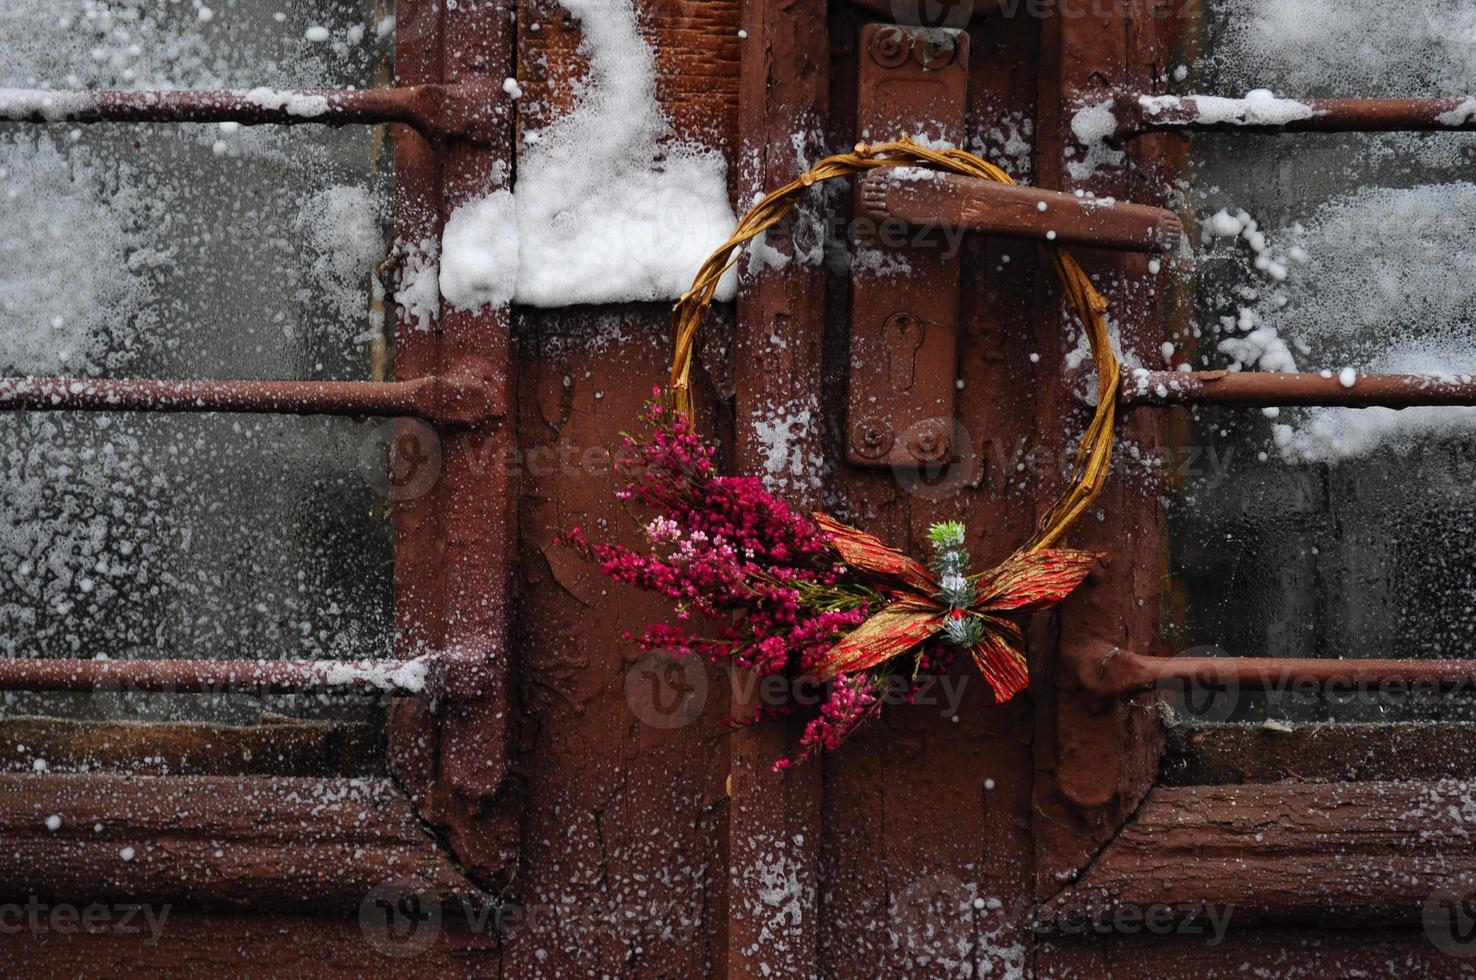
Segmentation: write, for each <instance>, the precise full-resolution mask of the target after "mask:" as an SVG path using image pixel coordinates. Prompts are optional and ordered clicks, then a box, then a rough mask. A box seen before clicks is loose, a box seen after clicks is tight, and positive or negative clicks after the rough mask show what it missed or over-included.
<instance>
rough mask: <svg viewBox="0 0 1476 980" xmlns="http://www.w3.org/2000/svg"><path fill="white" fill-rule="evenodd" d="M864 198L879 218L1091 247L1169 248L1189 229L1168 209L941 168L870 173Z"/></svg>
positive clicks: (863, 183)
mask: <svg viewBox="0 0 1476 980" xmlns="http://www.w3.org/2000/svg"><path fill="white" fill-rule="evenodd" d="M861 201H862V203H863V204H864V206H865V209H866V213H867V214H868V215H870V216H871V217H873V218H877V219H881V220H885V219H888V218H890V219H893V220H896V221H901V222H904V223H906V224H908V225H910V226H914V227H939V228H948V229H954V230H959V231H976V232H981V233H983V234H986V235H996V236H1002V237H1005V238H1024V239H1029V240H1033V241H1041V242H1044V241H1051V242H1055V243H1056V244H1059V245H1082V246H1086V247H1088V248H1111V249H1119V250H1123V251H1129V252H1167V251H1170V250H1172V249H1173V248H1175V247H1176V246H1177V245H1178V244H1179V239H1180V237H1181V236H1182V235H1183V233H1184V225H1183V222H1181V221H1180V220H1179V216H1178V215H1176V214H1174V213H1173V212H1172V211H1167V210H1165V209H1163V208H1156V207H1150V206H1148V205H1144V204H1128V203H1124V202H1120V201H1115V200H1112V199H1111V198H1099V197H1084V196H1083V197H1077V196H1076V195H1074V194H1066V193H1063V192H1061V191H1047V190H1041V189H1040V188H1038V187H1022V186H1019V185H1008V184H997V183H994V182H993V181H988V180H981V179H979V178H977V177H964V176H962V175H960V174H945V173H939V172H937V171H921V170H918V171H907V170H902V171H898V170H881V171H876V172H875V173H871V174H868V175H866V177H864V178H862V180H861Z"/></svg>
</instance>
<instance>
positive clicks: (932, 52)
mask: <svg viewBox="0 0 1476 980" xmlns="http://www.w3.org/2000/svg"><path fill="white" fill-rule="evenodd" d="M912 56H913V58H915V59H916V60H917V63H918V64H919V65H921V66H922V68H923V70H924V71H941V70H942V69H944V68H947V67H948V66H949V65H951V64H953V62H954V61H955V60H956V59H957V58H958V42H957V41H956V40H954V37H953V35H952V34H950V33H949V32H948V31H928V32H926V33H925V34H924V35H923V36H922V37H919V38H917V39H916V40H915V41H914V42H913V45H912Z"/></svg>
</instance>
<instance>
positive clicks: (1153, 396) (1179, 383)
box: [1121, 368, 1476, 408]
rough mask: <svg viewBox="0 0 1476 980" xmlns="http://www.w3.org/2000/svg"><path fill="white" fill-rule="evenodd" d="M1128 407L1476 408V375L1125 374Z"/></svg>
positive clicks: (1123, 391)
mask: <svg viewBox="0 0 1476 980" xmlns="http://www.w3.org/2000/svg"><path fill="white" fill-rule="evenodd" d="M1121 401H1122V404H1123V405H1125V406H1127V407H1134V406H1139V405H1146V406H1162V405H1232V406H1236V407H1240V408H1271V407H1282V408H1285V407H1291V406H1297V405H1315V406H1328V407H1343V408H1413V407H1415V406H1419V405H1476V375H1469V374H1466V375H1425V374H1359V373H1358V372H1357V371H1355V370H1354V369H1353V368H1343V369H1342V370H1340V371H1337V372H1333V371H1324V372H1321V373H1315V374H1293V373H1286V374H1283V373H1279V372H1274V371H1144V370H1141V369H1129V370H1127V371H1124V372H1123V381H1122V389H1121Z"/></svg>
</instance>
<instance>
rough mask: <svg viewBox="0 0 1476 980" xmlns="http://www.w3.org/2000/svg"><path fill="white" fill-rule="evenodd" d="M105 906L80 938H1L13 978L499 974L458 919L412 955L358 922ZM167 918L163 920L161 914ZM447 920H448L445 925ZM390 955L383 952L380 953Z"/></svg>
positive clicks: (481, 940)
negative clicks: (101, 921) (98, 922)
mask: <svg viewBox="0 0 1476 980" xmlns="http://www.w3.org/2000/svg"><path fill="white" fill-rule="evenodd" d="M151 911H152V914H153V915H154V920H153V921H154V923H155V924H156V925H157V927H158V928H157V931H155V930H153V929H151V928H150V923H149V921H148V920H146V919H145V918H144V917H143V915H142V914H141V913H135V914H133V915H130V916H129V918H128V919H127V921H124V920H123V916H124V915H125V914H126V913H125V912H124V911H121V910H112V909H109V910H108V916H109V918H108V920H107V923H106V924H105V925H104V926H102V927H100V928H97V929H94V930H91V931H84V932H75V931H71V928H70V926H68V927H66V929H67V931H62V930H60V929H57V928H54V927H53V926H52V924H51V917H50V915H51V910H50V908H49V907H48V908H47V909H46V910H45V911H43V912H42V913H40V915H41V916H42V918H41V920H40V921H42V922H43V923H45V925H44V926H43V928H41V929H39V930H34V931H33V930H31V929H30V928H29V926H27V927H26V928H25V929H22V930H20V931H18V932H8V933H5V934H0V959H3V961H4V963H5V969H6V973H7V974H8V975H9V976H13V977H21V976H25V977H116V976H122V975H141V976H157V977H207V978H219V977H222V976H229V977H272V978H276V977H310V978H320V977H354V978H361V977H366V976H394V977H486V976H489V975H496V974H497V972H498V962H497V944H496V939H495V937H494V936H489V934H488V933H486V932H484V931H480V930H469V929H465V928H460V927H459V926H458V925H457V924H455V923H454V922H451V924H449V925H446V927H444V928H442V929H439V930H437V931H436V940H435V942H433V943H431V944H429V945H428V947H427V948H426V949H424V950H417V951H415V952H414V955H413V956H406V955H404V954H403V953H402V952H401V950H402V949H403V947H397V946H392V945H386V944H383V943H377V942H371V941H370V940H369V939H368V938H366V935H365V931H364V929H363V927H362V926H361V925H360V923H359V921H358V920H357V919H337V918H308V917H304V916H283V915H270V914H249V913H240V912H236V913H229V914H222V913H207V912H195V911H187V910H184V909H171V910H169V911H168V912H167V913H164V911H163V910H162V909H155V910H151ZM161 915H162V916H163V918H162V919H161V918H160V916H161ZM443 921H446V922H450V919H445V920H443ZM386 950H389V951H386Z"/></svg>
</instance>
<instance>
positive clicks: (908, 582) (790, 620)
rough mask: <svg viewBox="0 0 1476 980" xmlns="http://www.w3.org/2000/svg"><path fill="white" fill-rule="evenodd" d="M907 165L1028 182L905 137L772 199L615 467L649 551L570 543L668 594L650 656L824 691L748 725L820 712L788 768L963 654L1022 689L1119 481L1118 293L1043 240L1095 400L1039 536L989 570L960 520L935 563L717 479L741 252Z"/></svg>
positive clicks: (747, 221)
mask: <svg viewBox="0 0 1476 980" xmlns="http://www.w3.org/2000/svg"><path fill="white" fill-rule="evenodd" d="M902 166H907V167H926V168H930V169H934V170H938V171H943V172H947V173H955V174H962V175H965V176H969V177H979V178H983V179H985V180H992V181H997V182H999V183H1003V184H1010V183H1014V181H1013V180H1011V179H1010V177H1009V175H1008V174H1006V173H1005V172H1004V171H1003V170H1001V169H999V168H998V167H996V166H994V165H993V164H990V163H988V162H986V161H984V160H981V159H980V158H978V157H976V156H974V155H972V154H970V153H966V152H964V151H962V150H954V149H944V150H935V149H931V148H929V147H925V146H921V145H919V144H917V143H914V142H912V141H910V140H905V139H904V140H900V141H897V142H892V143H884V144H880V145H875V146H869V145H867V144H864V143H863V144H860V145H858V146H857V147H856V148H855V150H854V152H852V153H844V154H837V155H835V156H831V157H827V158H825V159H824V160H821V161H820V162H819V163H817V164H816V165H815V166H814V167H812V168H811V169H810V170H809V171H808V172H806V173H805V174H803V175H801V176H800V177H799V178H797V179H796V180H794V181H792V182H791V183H789V184H787V185H785V186H784V187H781V188H779V189H778V190H776V191H774V192H773V193H771V194H769V195H767V196H766V197H764V198H763V199H762V200H761V201H759V202H758V204H756V205H755V206H754V207H753V208H752V209H751V210H750V211H749V212H748V213H747V214H746V215H744V216H743V219H742V220H741V221H739V223H738V227H737V229H736V230H735V231H734V233H733V235H732V237H731V238H729V239H728V241H727V242H725V243H724V244H723V245H722V246H721V247H719V248H718V249H717V250H716V251H715V252H713V253H712V255H711V256H710V257H709V258H708V259H707V260H706V261H705V262H704V263H703V265H702V267H701V268H700V269H699V270H698V272H697V276H696V279H695V281H694V282H693V284H692V288H691V289H690V290H688V291H687V293H686V294H685V295H683V296H682V297H681V299H680V300H679V301H678V302H677V305H676V314H675V328H676V329H675V334H676V339H675V352H674V356H673V361H672V369H671V377H670V380H669V382H668V385H667V387H666V389H665V391H662V389H660V388H659V387H658V388H656V389H655V390H654V391H653V398H652V400H651V402H650V403H649V404H648V406H647V410H646V414H645V419H644V421H645V430H644V431H643V432H642V433H640V434H638V435H629V436H626V437H625V440H624V446H623V449H622V452H621V453H620V454H619V456H618V458H617V473H619V474H620V477H621V479H622V480H625V481H627V482H626V484H625V486H624V487H623V488H621V489H620V490H619V491H617V497H619V498H620V499H622V500H625V501H627V502H629V503H631V504H634V505H637V506H640V507H642V508H644V509H646V510H647V511H648V512H649V513H651V514H653V515H654V516H652V517H650V518H649V519H648V520H645V521H643V522H642V523H643V529H644V534H645V538H646V542H647V547H646V548H645V549H644V550H635V549H632V548H628V547H625V546H624V545H619V544H610V543H598V544H592V543H590V542H589V541H588V540H587V539H586V538H585V536H584V534H583V533H582V532H581V531H580V530H579V529H578V528H575V529H574V530H573V531H571V532H569V533H568V534H566V535H565V536H564V538H565V540H566V541H567V542H569V543H570V544H571V545H573V546H574V547H575V548H577V549H579V550H580V551H581V552H582V553H583V554H584V555H586V556H587V557H588V558H590V559H591V560H593V561H595V562H596V563H598V565H599V568H600V571H601V572H603V573H604V574H605V575H607V576H609V577H610V578H611V579H613V580H615V581H618V582H623V583H626V584H629V585H633V586H636V587H637V588H641V589H646V590H649V591H652V592H656V593H659V594H660V595H662V596H665V597H666V598H667V599H668V600H670V601H671V603H672V604H673V607H674V611H675V621H674V622H670V623H656V624H652V625H650V626H648V627H646V628H645V629H644V630H643V631H641V632H640V633H638V634H628V635H627V638H628V639H632V640H634V641H635V642H636V643H638V644H639V645H640V647H641V648H642V649H644V650H647V651H657V650H661V651H667V652H670V653H671V654H672V655H675V656H687V657H700V658H703V659H705V660H707V661H708V662H710V663H713V664H717V665H725V666H732V667H741V668H746V669H749V670H752V671H754V672H755V673H756V674H757V675H758V676H759V677H760V678H766V677H769V676H772V675H781V676H783V677H784V678H786V679H788V680H789V681H791V682H794V681H800V680H805V681H811V682H814V683H815V684H818V685H823V694H822V696H820V697H818V698H810V697H801V696H799V692H801V691H803V690H804V687H803V686H802V685H800V684H797V683H790V684H787V685H782V686H781V689H782V690H785V691H787V692H788V693H787V694H786V695H784V696H782V697H779V698H777V699H770V700H768V701H766V702H765V703H763V704H761V705H760V706H759V707H758V709H757V710H756V711H755V712H754V713H753V714H752V715H751V716H749V717H747V718H745V719H744V721H743V722H742V723H743V724H750V723H754V722H757V721H760V720H763V719H764V718H771V717H784V716H789V715H792V714H795V713H797V712H798V713H804V714H807V715H808V721H807V724H806V725H805V728H804V732H803V734H802V735H801V738H800V742H799V751H798V753H797V754H796V756H795V757H794V758H786V759H781V760H780V761H779V762H777V763H775V769H776V770H777V769H783V768H785V767H787V766H789V765H792V764H794V763H795V762H797V761H800V760H801V759H804V758H806V757H809V756H810V755H812V754H814V753H815V752H817V751H819V750H822V749H825V750H829V749H835V748H836V747H838V746H839V745H840V744H841V743H842V742H843V741H844V740H845V739H846V737H847V736H849V735H850V734H851V732H853V731H854V730H855V729H856V727H857V726H858V725H860V724H861V723H862V722H864V721H865V720H866V719H868V718H869V717H872V716H873V715H874V714H875V713H876V712H878V711H879V710H880V707H881V705H882V704H883V703H884V702H888V701H893V700H896V699H897V698H896V697H892V696H888V695H894V694H896V693H897V692H900V695H901V698H900V699H901V700H904V701H906V700H910V699H911V698H912V697H914V696H915V695H916V693H917V692H918V690H919V687H920V681H921V680H922V679H923V678H924V676H925V675H929V674H939V673H943V672H945V671H947V670H948V669H949V668H950V667H951V666H952V663H953V661H954V659H955V658H956V657H957V656H958V655H959V654H960V653H963V652H965V651H966V652H967V653H968V654H969V656H970V657H972V659H973V661H974V663H975V665H976V666H977V667H978V670H979V672H980V674H982V675H983V677H984V679H985V680H986V681H987V682H988V684H989V686H990V688H991V690H992V691H993V693H994V697H995V699H996V701H997V702H1004V701H1008V700H1010V699H1011V698H1013V697H1015V695H1017V694H1019V693H1020V691H1022V690H1024V688H1025V686H1026V684H1027V683H1028V681H1029V673H1028V671H1027V668H1026V660H1025V653H1024V632H1023V630H1022V628H1021V626H1020V624H1019V622H1018V621H1017V617H1019V616H1021V615H1023V614H1026V613H1031V612H1035V611H1038V610H1041V609H1046V608H1048V607H1050V606H1053V605H1055V604H1056V603H1059V602H1060V601H1061V600H1062V599H1064V598H1065V597H1066V596H1068V595H1069V594H1070V593H1071V592H1072V591H1073V590H1074V589H1075V588H1076V586H1077V585H1078V584H1080V583H1081V581H1082V579H1084V578H1085V577H1086V575H1087V573H1088V572H1089V571H1090V570H1091V568H1092V566H1093V565H1094V564H1095V563H1096V562H1097V561H1098V559H1099V558H1100V556H1099V555H1096V554H1092V553H1089V552H1084V551H1076V550H1072V549H1069V548H1060V547H1055V545H1056V543H1057V542H1059V541H1060V540H1061V539H1062V537H1063V536H1064V535H1065V534H1066V532H1067V530H1068V529H1069V528H1070V527H1071V525H1072V523H1073V522H1075V521H1076V519H1077V518H1078V517H1080V515H1081V514H1082V513H1083V512H1084V511H1085V510H1086V509H1087V508H1088V507H1089V506H1090V504H1091V503H1092V500H1093V499H1094V498H1095V497H1096V495H1097V493H1098V492H1099V491H1100V490H1101V488H1102V484H1103V483H1104V482H1105V480H1106V477H1107V472H1108V466H1109V463H1110V459H1111V453H1112V428H1113V422H1114V418H1115V413H1116V406H1117V390H1118V389H1117V383H1118V376H1119V364H1118V360H1117V357H1116V355H1115V353H1114V352H1113V349H1112V344H1111V342H1110V340H1109V338H1108V334H1107V322H1106V312H1107V302H1106V300H1105V299H1103V297H1102V296H1101V294H1100V293H1098V292H1097V290H1096V289H1095V288H1094V287H1093V286H1092V284H1091V281H1090V280H1089V279H1088V278H1087V275H1086V273H1085V272H1084V271H1083V270H1082V268H1081V267H1080V266H1079V265H1078V264H1077V263H1076V261H1075V260H1074V259H1073V258H1072V257H1071V256H1070V255H1069V254H1067V253H1066V252H1065V251H1064V250H1062V249H1061V248H1060V247H1059V246H1056V245H1050V244H1047V245H1046V246H1045V248H1046V251H1047V254H1048V255H1049V256H1050V258H1051V261H1052V264H1053V265H1054V267H1055V270H1056V274H1057V275H1058V276H1059V278H1060V281H1061V285H1062V287H1063V290H1064V292H1065V296H1066V299H1067V302H1068V303H1069V304H1070V305H1071V307H1072V309H1073V310H1074V312H1075V313H1076V315H1077V316H1078V317H1079V318H1080V319H1081V321H1082V323H1083V325H1084V326H1085V328H1086V332H1087V337H1088V339H1089V341H1090V343H1091V349H1092V354H1093V357H1094V360H1095V363H1096V368H1097V404H1096V410H1095V413H1094V414H1093V416H1092V420H1091V422H1090V424H1089V425H1088V426H1087V429H1086V432H1085V434H1084V435H1083V437H1082V441H1081V445H1080V447H1079V449H1078V452H1077V457H1076V461H1075V465H1074V467H1073V472H1072V476H1071V480H1070V482H1069V484H1068V485H1067V488H1066V490H1065V492H1064V493H1063V495H1062V496H1061V498H1060V499H1059V500H1058V501H1057V502H1056V504H1055V505H1054V506H1053V507H1052V508H1051V509H1050V510H1049V511H1048V512H1047V513H1046V514H1045V516H1044V517H1043V518H1042V519H1041V521H1040V523H1039V526H1038V528H1037V530H1036V532H1035V534H1034V536H1033V537H1032V538H1031V539H1030V540H1029V541H1028V542H1026V543H1025V544H1023V545H1021V546H1020V547H1019V548H1018V549H1016V551H1015V552H1014V553H1013V554H1011V555H1010V556H1009V557H1008V558H1006V559H1005V560H1004V561H1002V562H1000V563H999V564H998V565H996V566H994V567H993V568H989V569H986V570H984V571H980V572H974V571H972V569H971V564H970V559H969V554H968V551H967V550H966V548H965V544H964V542H965V527H964V525H963V524H961V523H959V522H957V521H947V522H941V523H937V524H934V525H932V527H931V528H930V530H929V533H928V539H929V543H930V545H931V548H932V555H931V557H930V559H929V560H928V561H926V562H923V561H919V560H918V559H916V558H913V557H912V556H910V555H907V554H905V553H903V552H901V551H899V550H897V549H895V548H892V547H890V546H888V545H886V544H885V543H883V542H882V541H880V540H879V539H878V538H876V537H874V536H873V535H870V534H867V533H866V532H864V531H861V530H858V529H857V528H854V527H850V526H848V525H846V524H843V523H841V522H840V521H838V520H836V519H834V518H833V517H830V516H828V515H826V514H821V513H817V514H812V515H805V514H801V513H797V512H795V511H794V510H792V509H791V508H790V507H789V506H788V505H787V504H786V503H785V502H784V501H783V500H781V499H780V498H778V497H777V496H775V495H773V494H771V493H769V492H767V491H766V490H765V489H764V486H763V483H762V481H761V480H760V479H758V478H757V477H751V476H727V475H723V474H721V473H720V472H719V471H718V469H717V467H716V465H715V464H714V447H713V446H712V445H711V444H710V443H707V442H705V441H704V440H703V439H702V438H701V437H700V435H699V434H698V433H697V430H696V428H695V426H694V423H693V420H692V399H691V392H690V388H689V377H690V373H691V367H692V346H693V342H694V340H695V338H696V335H697V330H698V328H699V326H700V325H701V322H702V316H703V313H704V312H705V311H706V310H707V308H708V307H709V306H710V305H711V303H712V300H713V296H714V294H715V293H716V291H717V288H718V283H719V281H720V280H721V279H722V277H723V275H724V274H725V273H726V272H727V271H728V269H729V268H731V267H732V266H733V265H734V263H736V262H737V261H738V258H739V257H740V256H741V254H742V251H743V247H744V246H745V245H746V244H747V243H748V242H749V241H750V240H752V239H753V238H754V237H756V236H758V235H760V234H762V233H763V232H764V231H766V230H767V229H768V228H770V227H772V226H773V225H774V224H775V223H777V222H778V221H779V220H780V219H782V218H783V217H784V216H785V215H786V214H788V213H789V211H790V210H792V209H793V208H794V206H795V204H796V203H797V201H798V200H799V198H800V197H801V196H802V195H803V194H804V193H805V192H806V191H807V190H808V189H809V188H810V187H812V186H813V185H814V184H816V183H819V182H822V181H826V180H833V179H835V178H838V177H846V176H850V175H853V174H857V173H862V172H865V171H870V170H878V169H882V168H887V167H902ZM771 702H772V703H771ZM735 723H737V722H735Z"/></svg>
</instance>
